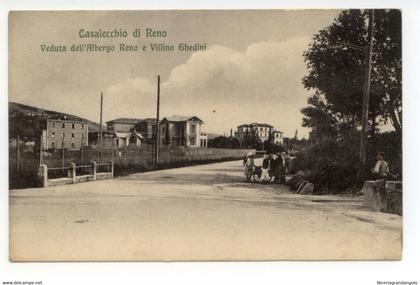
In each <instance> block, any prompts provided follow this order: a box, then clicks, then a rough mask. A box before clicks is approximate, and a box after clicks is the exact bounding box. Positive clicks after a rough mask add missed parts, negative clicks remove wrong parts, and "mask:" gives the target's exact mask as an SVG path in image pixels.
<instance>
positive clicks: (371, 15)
mask: <svg viewBox="0 0 420 285" xmlns="http://www.w3.org/2000/svg"><path fill="white" fill-rule="evenodd" d="M373 23H374V12H373V9H371V10H370V12H369V34H368V46H367V54H366V71H365V78H364V84H363V108H362V133H361V136H360V153H359V163H360V167H359V175H361V174H362V173H363V171H364V168H365V164H366V144H367V143H366V141H367V124H368V113H369V93H370V73H371V68H372V67H371V65H372V45H373Z"/></svg>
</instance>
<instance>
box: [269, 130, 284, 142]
mask: <svg viewBox="0 0 420 285" xmlns="http://www.w3.org/2000/svg"><path fill="white" fill-rule="evenodd" d="M271 141H272V143H273V144H275V145H283V132H280V131H273V132H272V133H271Z"/></svg>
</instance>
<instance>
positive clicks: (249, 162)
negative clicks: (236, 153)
mask: <svg viewBox="0 0 420 285" xmlns="http://www.w3.org/2000/svg"><path fill="white" fill-rule="evenodd" d="M244 161H245V163H244V164H245V176H246V181H250V180H251V176H252V174H253V172H254V153H252V152H249V153H248V154H247V155H246V158H245V160H244Z"/></svg>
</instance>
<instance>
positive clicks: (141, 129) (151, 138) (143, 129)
mask: <svg viewBox="0 0 420 285" xmlns="http://www.w3.org/2000/svg"><path fill="white" fill-rule="evenodd" d="M156 125H157V124H156V119H154V118H147V119H144V120H142V121H141V122H139V123H137V124H135V126H134V130H135V131H136V132H137V133H140V134H141V135H142V136H143V138H144V139H145V141H146V143H149V144H154V143H155V142H156Z"/></svg>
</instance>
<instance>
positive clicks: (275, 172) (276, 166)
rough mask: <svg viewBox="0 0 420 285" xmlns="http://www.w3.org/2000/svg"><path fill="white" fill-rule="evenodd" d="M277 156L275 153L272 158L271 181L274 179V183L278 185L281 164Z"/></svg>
mask: <svg viewBox="0 0 420 285" xmlns="http://www.w3.org/2000/svg"><path fill="white" fill-rule="evenodd" d="M278 161H279V160H278V157H277V154H275V153H273V154H272V155H271V158H270V171H269V173H270V181H271V179H272V178H273V177H274V179H273V181H274V183H278V180H279V164H278Z"/></svg>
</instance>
